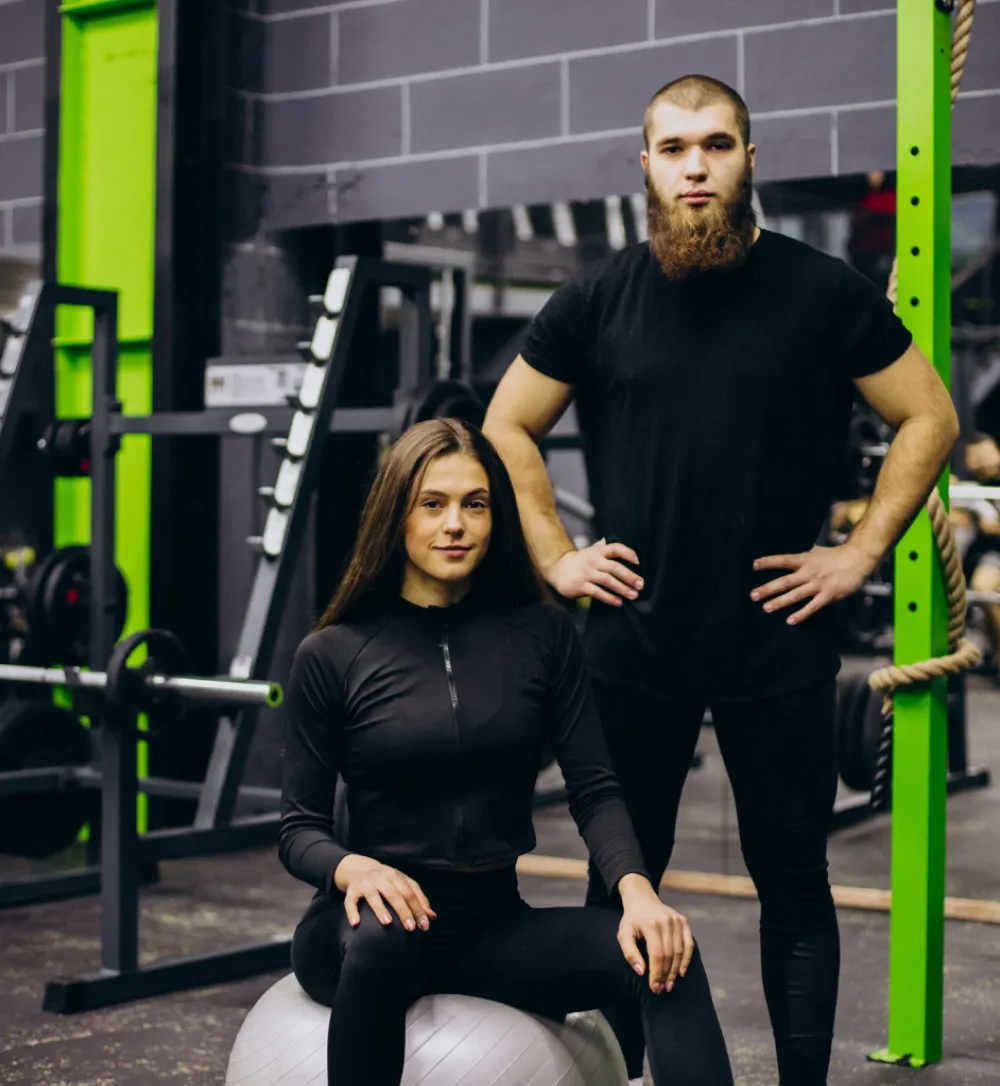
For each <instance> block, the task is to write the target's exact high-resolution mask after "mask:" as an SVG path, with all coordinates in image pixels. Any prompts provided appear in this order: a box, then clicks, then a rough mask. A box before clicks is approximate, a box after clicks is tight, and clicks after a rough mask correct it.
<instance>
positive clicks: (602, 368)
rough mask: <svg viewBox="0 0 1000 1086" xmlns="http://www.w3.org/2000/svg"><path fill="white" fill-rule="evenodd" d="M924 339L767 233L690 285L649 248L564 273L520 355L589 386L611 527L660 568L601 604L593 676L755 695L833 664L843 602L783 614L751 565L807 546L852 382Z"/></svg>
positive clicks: (842, 431) (582, 393)
mask: <svg viewBox="0 0 1000 1086" xmlns="http://www.w3.org/2000/svg"><path fill="white" fill-rule="evenodd" d="M910 342H911V336H910V333H909V332H908V331H907V329H906V327H905V326H904V325H903V323H902V322H901V321H900V320H899V318H898V317H897V316H896V315H895V314H894V313H893V311H892V307H891V305H890V304H889V302H888V301H887V300H886V299H885V298H884V296H882V295H881V294H880V293H879V291H878V290H877V288H875V287H874V286H873V285H872V284H871V283H870V282H869V281H868V280H867V279H865V278H864V277H863V276H862V275H860V274H858V273H857V272H855V271H853V270H852V269H851V268H849V267H848V266H847V265H846V264H845V263H844V262H843V261H841V260H838V259H836V258H834V257H830V256H827V255H826V254H824V253H821V252H819V251H817V250H815V249H812V248H810V247H809V246H807V245H804V244H802V243H800V242H797V241H794V240H792V239H790V238H787V237H784V236H783V235H780V234H775V233H772V232H770V231H766V230H764V231H761V233H760V235H759V237H758V239H757V241H756V242H755V243H754V245H753V246H752V247H751V249H750V253H749V255H748V257H747V260H746V263H745V264H744V265H743V266H742V267H741V268H739V269H737V270H732V271H726V272H724V273H722V274H715V273H713V274H711V275H708V276H705V277H699V278H696V279H692V280H687V281H684V282H678V281H672V280H669V279H667V277H666V276H665V275H664V274H663V273H662V271H661V270H660V268H659V265H658V264H657V263H656V261H655V259H654V258H653V256H652V255H651V254H650V252H649V248H648V246H646V245H635V246H632V247H630V248H628V249H626V250H624V251H622V252H621V253H618V254H616V255H615V256H614V257H612V258H610V259H609V260H608V261H605V262H604V263H602V264H601V265H600V266H598V268H597V269H596V270H591V271H589V272H587V273H584V274H581V275H579V276H577V277H576V278H574V279H573V280H571V281H570V282H568V283H566V284H565V285H564V286H562V287H561V288H560V289H559V290H557V291H556V293H555V294H554V295H553V297H552V298H551V299H550V300H549V301H548V302H547V304H546V305H545V307H544V308H543V309H542V311H541V312H540V313H539V314H538V316H537V317H536V319H535V321H534V322H533V324H532V327H531V329H530V331H529V334H528V338H527V341H526V343H525V346H524V348H523V350H522V356H523V358H524V359H525V361H526V362H528V363H529V365H531V366H532V367H533V368H534V369H536V370H538V371H540V372H541V373H544V374H546V375H548V376H549V377H552V378H554V379H556V380H558V381H562V382H565V383H567V384H571V385H573V386H574V388H575V392H576V399H577V409H578V414H579V419H580V427H581V432H582V434H583V437H584V442H585V455H586V459H587V469H588V475H589V479H590V491H591V501H592V502H593V504H594V507H595V510H596V513H597V527H598V528H599V531H600V533H601V534H603V535H604V536H605V537H606V538H607V539H608V541H609V542H610V541H621V542H623V543H627V544H628V545H629V546H630V547H632V548H633V550H635V552H636V554H637V555H638V557H639V563H640V565H639V573H640V574H641V575H642V577H643V578H644V580H645V586H644V589H643V591H642V592H641V593H640V594H639V598H638V599H637V600H636V601H634V602H632V601H628V600H626V601H625V602H624V605H623V606H622V607H620V608H618V607H611V606H608V605H605V604H600V603H597V602H596V601H594V602H593V603H592V604H591V612H590V616H589V618H588V622H587V633H586V638H585V641H586V646H587V654H588V658H589V661H590V664H591V668H592V671H593V673H594V675H595V676H596V677H597V678H599V679H602V680H604V681H607V682H611V683H615V684H619V685H628V686H630V687H631V688H632V689H634V690H637V691H639V692H642V693H645V694H647V695H649V696H651V697H654V698H663V699H667V700H671V701H685V702H701V703H704V704H709V705H711V704H712V703H713V702H720V701H745V700H756V699H759V698H765V697H769V696H772V695H775V694H779V693H782V692H784V691H787V690H791V689H794V688H796V687H801V686H804V685H807V684H808V683H810V682H812V681H815V680H818V679H820V678H823V677H827V676H832V675H835V674H836V672H837V669H838V667H839V658H838V655H837V651H836V646H835V640H834V637H833V631H832V628H831V625H832V624H831V616H830V613H829V611H828V610H822V611H820V612H819V613H818V614H816V615H814V616H812V617H811V618H809V619H807V620H806V621H805V622H804V623H802V624H801V625H798V626H788V625H787V622H786V619H787V617H788V616H789V615H790V614H792V613H793V612H794V611H795V610H797V609H798V607H801V606H803V604H799V605H798V607H792V608H790V609H787V610H783V611H778V612H774V613H772V614H767V613H766V612H765V611H764V610H763V606H762V604H761V603H754V602H753V601H752V600H751V599H750V592H751V591H752V589H753V588H754V587H756V586H758V585H761V584H764V583H766V582H767V581H768V580H771V579H772V578H774V577H777V576H781V575H782V574H781V573H775V572H755V571H754V569H753V561H754V559H755V558H758V557H763V556H765V555H771V554H791V553H796V552H800V551H806V550H809V548H810V547H812V546H813V545H814V544H815V543H816V541H817V537H818V535H819V532H820V530H821V528H822V524H823V520H824V517H825V515H826V512H827V510H828V508H829V505H830V501H831V499H832V497H833V494H832V489H833V486H834V479H835V475H836V472H837V470H838V467H839V464H840V462H841V458H842V456H843V451H844V445H845V441H846V434H847V424H848V420H849V416H850V410H851V403H852V399H853V397H854V392H855V390H854V386H853V384H852V378H855V377H861V376H865V375H868V374H872V373H875V372H877V371H878V370H880V369H883V368H884V367H886V366H888V365H889V364H890V363H892V362H894V361H895V360H896V359H897V358H899V357H900V355H902V354H903V353H904V351H905V350H906V349H907V347H908V346H909V345H910Z"/></svg>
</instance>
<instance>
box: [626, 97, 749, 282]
mask: <svg viewBox="0 0 1000 1086" xmlns="http://www.w3.org/2000/svg"><path fill="white" fill-rule="evenodd" d="M754 158H755V149H754V147H753V145H752V144H751V145H750V146H749V147H745V146H744V145H743V141H742V139H741V137H740V133H739V129H738V128H737V125H736V116H735V113H734V110H733V108H732V106H731V105H730V104H729V103H728V102H720V103H716V104H713V105H710V106H706V107H704V108H703V109H699V110H688V109H682V108H681V107H680V106H676V105H674V104H673V103H671V102H660V103H658V104H657V105H656V106H655V107H654V110H653V112H652V115H651V117H650V130H649V148H648V150H644V151H643V152H642V156H641V161H642V167H643V170H644V172H645V174H646V192H647V196H648V226H649V245H650V250H651V252H652V254H653V256H654V257H655V258H656V260H657V262H658V263H659V264H660V267H661V268H662V269H663V271H664V273H665V274H666V275H667V276H668V277H669V278H671V279H685V278H688V277H690V276H692V275H695V274H697V273H699V272H706V271H709V270H711V269H714V268H727V267H735V266H738V265H740V264H742V262H743V261H744V260H745V259H746V255H747V253H748V252H749V250H750V246H751V245H752V244H753V240H754V237H755V229H756V220H755V217H754V214H753V209H752V208H751V206H750V201H751V193H752V189H751V185H752V178H753V164H754Z"/></svg>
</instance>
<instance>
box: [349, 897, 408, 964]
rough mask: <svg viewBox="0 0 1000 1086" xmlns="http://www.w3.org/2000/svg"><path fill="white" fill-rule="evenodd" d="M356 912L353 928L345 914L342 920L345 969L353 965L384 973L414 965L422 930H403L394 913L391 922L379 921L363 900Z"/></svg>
mask: <svg viewBox="0 0 1000 1086" xmlns="http://www.w3.org/2000/svg"><path fill="white" fill-rule="evenodd" d="M360 916H361V920H360V923H359V924H358V926H357V927H356V928H352V927H351V925H350V924H349V923H348V922H347V920H346V918H345V920H344V924H343V929H342V935H341V955H342V960H343V966H342V968H343V969H344V970H345V971H346V970H352V971H353V970H356V969H357V970H363V971H364V972H365V973H369V974H377V975H378V976H380V977H387V976H396V975H399V974H405V973H408V972H411V971H412V970H413V969H414V968H416V966H417V964H418V962H419V953H420V947H419V944H418V942H417V940H419V939H420V937H421V935H422V934H423V933H422V932H420V931H412V932H410V931H407V930H406V929H405V928H404V927H403V924H402V922H401V921H400V920H399V919H398V918H397V917H393V920H392V922H391V923H389V924H383V923H382V922H381V921H380V920H379V919H378V917H376V916H375V914H374V913H373V912H372V911H371V909H369V908H367V907H366V906H365V905H364V904H362V906H361V909H360Z"/></svg>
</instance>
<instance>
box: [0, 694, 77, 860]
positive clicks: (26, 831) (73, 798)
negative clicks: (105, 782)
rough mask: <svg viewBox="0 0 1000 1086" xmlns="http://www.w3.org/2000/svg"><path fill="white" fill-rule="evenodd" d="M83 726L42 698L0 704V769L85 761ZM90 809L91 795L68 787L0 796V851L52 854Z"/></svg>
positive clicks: (67, 840) (72, 834) (33, 855)
mask: <svg viewBox="0 0 1000 1086" xmlns="http://www.w3.org/2000/svg"><path fill="white" fill-rule="evenodd" d="M89 760H90V738H89V736H88V734H87V729H86V728H84V726H83V725H82V724H81V723H80V721H79V720H77V718H76V717H75V716H74V715H73V714H72V713H70V712H68V711H67V710H66V709H60V708H59V707H58V706H56V705H52V704H50V703H48V702H44V701H9V702H6V703H5V704H3V705H2V706H0V772H11V771H14V770H18V769H42V768H46V767H48V766H73V765H86V764H87V762H88V761H89ZM95 810H96V796H95V795H94V794H92V793H91V792H89V791H88V790H86V789H82V788H78V787H75V786H69V787H66V788H62V789H59V790H58V791H53V792H38V793H34V794H32V793H24V794H21V795H0V853H3V854H5V855H8V856H23V857H29V858H32V859H35V858H40V857H44V856H52V855H54V854H55V853H57V852H61V851H62V850H63V849H65V848H68V847H69V846H70V845H72V844H73V842H74V841H76V839H77V838H78V837H79V835H80V830H81V829H82V828H83V826H84V825H86V823H87V821H88V820H89V819H90V818H91V817H92V815H93V813H94V811H95Z"/></svg>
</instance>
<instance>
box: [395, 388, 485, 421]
mask: <svg viewBox="0 0 1000 1086" xmlns="http://www.w3.org/2000/svg"><path fill="white" fill-rule="evenodd" d="M446 418H455V419H461V420H462V421H463V422H468V423H471V424H472V425H473V426H476V427H481V426H482V424H483V420H484V419H485V418H486V407H485V406H484V405H483V402H482V400H480V398H479V396H478V395H476V392H475V390H474V389H472V388H470V387H469V386H468V385H466V384H464V383H463V382H462V381H452V380H446V381H435V382H434V383H433V384H432V385H429V386H428V387H427V388H420V389H417V390H416V391H415V392H414V393H412V394H411V395H410V397H409V398H408V399H404V400H403V401H402V402H401V403H400V404H399V419H400V422H399V430H398V433H400V434H402V433H403V432H404V431H405V430H408V429H409V428H410V427H411V426H414V425H415V424H416V423H418V422H426V421H427V420H428V419H446Z"/></svg>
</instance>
